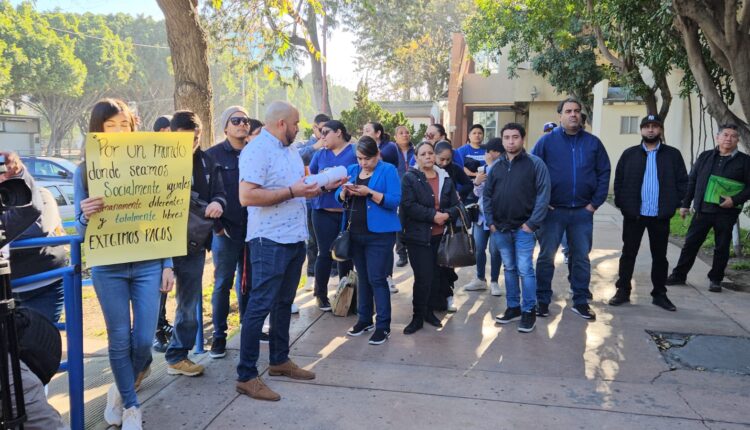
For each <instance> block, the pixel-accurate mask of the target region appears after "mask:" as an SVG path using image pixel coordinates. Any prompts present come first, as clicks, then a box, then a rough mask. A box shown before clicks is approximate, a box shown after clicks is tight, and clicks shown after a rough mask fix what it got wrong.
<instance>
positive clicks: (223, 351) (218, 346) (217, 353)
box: [208, 338, 227, 359]
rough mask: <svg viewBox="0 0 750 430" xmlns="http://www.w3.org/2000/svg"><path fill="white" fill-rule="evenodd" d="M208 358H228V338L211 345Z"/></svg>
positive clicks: (217, 340)
mask: <svg viewBox="0 0 750 430" xmlns="http://www.w3.org/2000/svg"><path fill="white" fill-rule="evenodd" d="M208 356H209V357H211V358H214V359H217V358H224V357H226V356H227V340H226V338H220V339H214V341H213V343H211V350H210V351H208Z"/></svg>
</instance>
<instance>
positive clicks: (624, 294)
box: [607, 288, 630, 306]
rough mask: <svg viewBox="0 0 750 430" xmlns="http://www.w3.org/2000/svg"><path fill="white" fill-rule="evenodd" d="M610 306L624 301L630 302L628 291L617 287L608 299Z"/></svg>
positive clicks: (618, 304)
mask: <svg viewBox="0 0 750 430" xmlns="http://www.w3.org/2000/svg"><path fill="white" fill-rule="evenodd" d="M607 303H609V305H610V306H620V305H622V304H624V303H630V291H625V290H621V289H619V288H618V289H617V292H616V293H615V295H614V296H612V298H611V299H609V302H607Z"/></svg>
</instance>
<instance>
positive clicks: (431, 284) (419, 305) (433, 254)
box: [406, 234, 450, 318]
mask: <svg viewBox="0 0 750 430" xmlns="http://www.w3.org/2000/svg"><path fill="white" fill-rule="evenodd" d="M442 237H443V236H442V235H440V234H439V235H435V236H432V239H431V240H430V245H429V246H427V245H419V244H414V243H407V244H406V247H407V249H408V252H409V263H410V264H411V268H412V270H413V272H414V298H413V299H412V306H413V308H414V316H415V317H418V318H424V316H425V315H426V314H427V312H432V311H433V310H441V309H445V299H446V295H445V291H444V290H445V288H443V284H445V283H446V282H445V279H444V278H445V277H444V273H443V272H444V271H443V270H442V269H443V268H442V267H439V266H438V265H437V251H438V246H440V239H441V238H442ZM448 289H450V287H448ZM441 303H442V306H441V305H440V304H441Z"/></svg>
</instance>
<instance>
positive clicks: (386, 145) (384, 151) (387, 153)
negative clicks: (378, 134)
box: [378, 142, 398, 167]
mask: <svg viewBox="0 0 750 430" xmlns="http://www.w3.org/2000/svg"><path fill="white" fill-rule="evenodd" d="M378 149H380V158H382V159H383V161H385V162H386V163H390V164H393V165H394V166H396V167H398V146H396V144H395V143H393V142H380V145H378Z"/></svg>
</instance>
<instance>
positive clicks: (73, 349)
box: [63, 238, 85, 430]
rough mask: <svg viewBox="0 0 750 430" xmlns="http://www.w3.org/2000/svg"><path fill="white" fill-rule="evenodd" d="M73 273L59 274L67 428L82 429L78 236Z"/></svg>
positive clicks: (72, 253)
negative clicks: (67, 393) (65, 352)
mask: <svg viewBox="0 0 750 430" xmlns="http://www.w3.org/2000/svg"><path fill="white" fill-rule="evenodd" d="M70 263H71V265H72V266H73V273H72V274H71V275H68V276H65V277H64V278H63V288H64V290H65V325H66V327H65V332H66V337H67V339H68V389H69V391H70V428H71V429H72V430H83V428H84V416H85V415H84V408H83V406H84V403H83V376H84V375H83V313H82V310H81V306H82V305H81V299H82V297H81V240H80V238H75V239H72V240H71V241H70Z"/></svg>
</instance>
